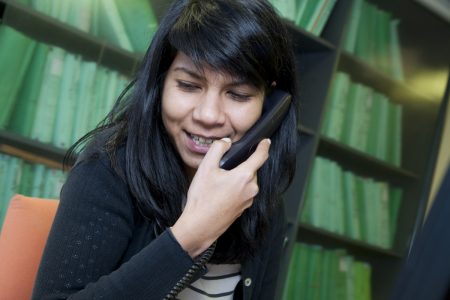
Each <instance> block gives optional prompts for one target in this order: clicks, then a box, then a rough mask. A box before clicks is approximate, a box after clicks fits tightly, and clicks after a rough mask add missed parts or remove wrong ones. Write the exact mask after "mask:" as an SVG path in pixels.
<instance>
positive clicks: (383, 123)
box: [375, 95, 390, 160]
mask: <svg viewBox="0 0 450 300" xmlns="http://www.w3.org/2000/svg"><path fill="white" fill-rule="evenodd" d="M379 100H380V101H381V104H380V111H379V113H380V114H379V117H380V121H379V124H378V132H377V136H376V137H377V138H376V139H377V148H376V153H375V156H376V157H377V158H379V159H380V160H386V159H387V157H388V147H389V145H388V136H389V134H388V132H389V127H388V124H389V105H390V102H389V99H388V98H387V97H386V96H385V95H381V96H380V97H379Z"/></svg>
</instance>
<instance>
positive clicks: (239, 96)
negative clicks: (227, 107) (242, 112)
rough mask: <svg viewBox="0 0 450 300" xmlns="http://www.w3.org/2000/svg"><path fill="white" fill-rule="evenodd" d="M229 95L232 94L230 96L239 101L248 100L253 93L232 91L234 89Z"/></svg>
mask: <svg viewBox="0 0 450 300" xmlns="http://www.w3.org/2000/svg"><path fill="white" fill-rule="evenodd" d="M228 95H230V97H231V98H232V99H234V100H237V101H247V100H249V99H250V98H251V95H248V94H242V93H237V92H232V91H230V92H228Z"/></svg>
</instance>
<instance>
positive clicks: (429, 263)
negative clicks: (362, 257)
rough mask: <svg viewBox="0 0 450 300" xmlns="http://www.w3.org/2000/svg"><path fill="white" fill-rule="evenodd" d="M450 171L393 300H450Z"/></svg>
mask: <svg viewBox="0 0 450 300" xmlns="http://www.w3.org/2000/svg"><path fill="white" fill-rule="evenodd" d="M449 283H450V168H449V169H447V173H446V175H445V177H444V179H443V181H442V183H441V186H440V189H439V192H438V193H437V195H436V198H435V200H434V203H433V206H432V207H431V209H430V211H429V214H428V217H427V219H426V221H425V223H424V226H423V227H422V230H421V232H420V233H418V235H417V237H416V240H415V241H414V243H413V246H412V248H411V253H410V256H409V258H408V260H407V261H406V264H405V266H404V268H403V270H402V271H401V273H400V276H399V278H398V282H397V284H396V286H395V287H394V289H393V292H392V297H391V299H392V300H403V299H404V300H410V299H414V300H421V299H424V300H442V299H450V293H449Z"/></svg>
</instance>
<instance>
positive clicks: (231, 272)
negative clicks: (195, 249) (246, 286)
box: [177, 264, 241, 300]
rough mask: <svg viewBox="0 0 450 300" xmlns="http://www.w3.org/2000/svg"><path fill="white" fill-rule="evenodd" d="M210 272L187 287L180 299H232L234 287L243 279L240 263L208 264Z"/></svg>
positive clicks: (179, 296)
mask: <svg viewBox="0 0 450 300" xmlns="http://www.w3.org/2000/svg"><path fill="white" fill-rule="evenodd" d="M206 267H207V268H208V272H207V273H206V274H205V275H203V276H202V277H200V278H199V279H198V280H196V281H194V282H193V283H192V284H191V285H189V286H188V287H186V288H185V289H184V290H183V291H181V293H180V294H179V295H178V297H177V299H179V300H194V299H195V300H207V299H219V300H232V299H233V293H234V289H235V288H236V285H237V284H238V282H239V280H241V265H240V264H224V265H215V264H206Z"/></svg>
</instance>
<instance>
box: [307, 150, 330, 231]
mask: <svg viewBox="0 0 450 300" xmlns="http://www.w3.org/2000/svg"><path fill="white" fill-rule="evenodd" d="M329 166H330V163H329V161H328V160H326V159H323V158H318V159H317V171H318V172H317V177H318V178H321V180H320V181H319V180H316V184H317V186H316V189H315V191H316V194H315V196H314V198H313V201H312V215H311V219H312V224H313V225H314V226H316V227H319V228H325V229H326V228H328V226H327V225H328V221H329V220H328V219H327V218H328V213H327V204H328V203H329V197H328V195H329V183H330V181H329V178H330V177H329V175H330V173H329V170H330V168H329Z"/></svg>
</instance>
